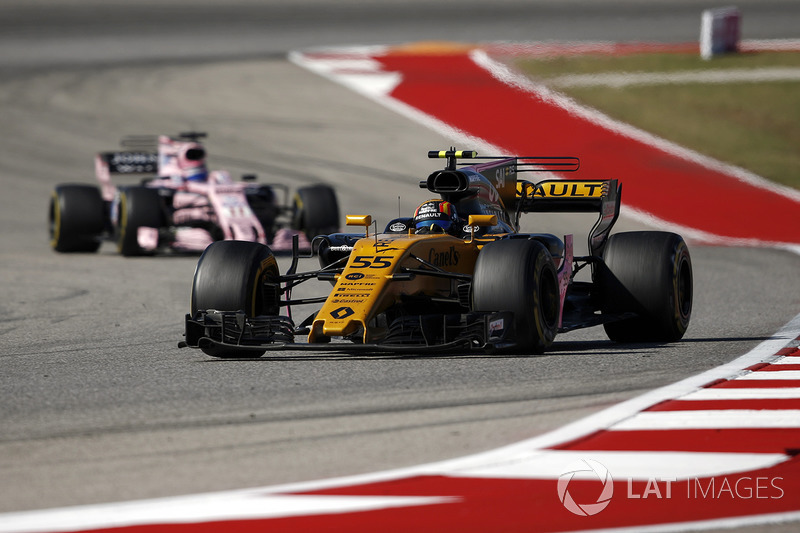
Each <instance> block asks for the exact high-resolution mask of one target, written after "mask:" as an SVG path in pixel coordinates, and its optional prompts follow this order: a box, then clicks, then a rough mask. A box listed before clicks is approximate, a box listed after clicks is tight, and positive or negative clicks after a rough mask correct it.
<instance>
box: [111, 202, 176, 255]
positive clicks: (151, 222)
mask: <svg viewBox="0 0 800 533" xmlns="http://www.w3.org/2000/svg"><path fill="white" fill-rule="evenodd" d="M164 220H165V217H164V209H163V208H162V202H161V197H160V196H159V194H158V190H157V189H151V188H148V187H130V188H125V189H122V190H120V192H119V204H118V206H117V236H116V237H117V250H118V251H119V253H121V254H122V255H124V256H126V257H130V256H136V255H149V254H152V253H153V252H154V250H145V249H143V248H142V247H141V246H139V237H138V232H139V228H140V227H148V228H161V227H162V226H163V225H164Z"/></svg>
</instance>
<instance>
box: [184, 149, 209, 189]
mask: <svg viewBox="0 0 800 533" xmlns="http://www.w3.org/2000/svg"><path fill="white" fill-rule="evenodd" d="M178 167H179V168H180V169H181V174H182V175H183V179H185V180H186V181H206V180H207V179H208V169H207V168H206V151H205V150H204V149H203V147H202V146H200V145H199V144H197V143H191V144H187V145H186V146H184V147H183V148H182V149H181V150H180V152H179V153H178Z"/></svg>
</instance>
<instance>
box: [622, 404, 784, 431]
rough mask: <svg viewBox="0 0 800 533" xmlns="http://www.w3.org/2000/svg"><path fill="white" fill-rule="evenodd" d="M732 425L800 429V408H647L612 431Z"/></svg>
mask: <svg viewBox="0 0 800 533" xmlns="http://www.w3.org/2000/svg"><path fill="white" fill-rule="evenodd" d="M723 428H727V429H731V428H800V410H798V409H713V410H707V411H704V410H697V411H645V412H642V413H637V414H635V415H634V416H632V417H630V418H628V419H627V420H623V421H621V422H620V423H618V424H615V425H613V426H611V427H610V428H609V429H610V430H611V431H625V430H643V429H644V430H669V429H723Z"/></svg>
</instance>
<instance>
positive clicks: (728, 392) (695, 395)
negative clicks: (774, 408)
mask: <svg viewBox="0 0 800 533" xmlns="http://www.w3.org/2000/svg"><path fill="white" fill-rule="evenodd" d="M792 398H800V388H798V387H776V388H770V389H757V388H752V389H725V388H708V389H700V390H697V391H694V392H690V393H689V394H687V395H686V396H681V397H680V398H678V399H679V400H688V401H693V400H698V401H702V400H785V399H792Z"/></svg>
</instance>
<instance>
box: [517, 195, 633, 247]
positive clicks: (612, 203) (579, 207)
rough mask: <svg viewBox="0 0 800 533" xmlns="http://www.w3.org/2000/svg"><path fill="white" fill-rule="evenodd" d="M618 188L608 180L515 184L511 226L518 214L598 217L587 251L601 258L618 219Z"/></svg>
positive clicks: (590, 235) (591, 232) (590, 233)
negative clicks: (514, 206)
mask: <svg viewBox="0 0 800 533" xmlns="http://www.w3.org/2000/svg"><path fill="white" fill-rule="evenodd" d="M621 196H622V185H621V184H620V183H619V182H618V181H617V180H615V179H610V180H545V181H540V182H539V183H531V182H529V181H518V182H517V201H516V214H515V223H517V224H518V223H519V217H520V214H522V213H594V212H596V213H598V214H599V218H598V219H597V222H595V224H594V226H593V227H592V230H591V231H590V232H589V250H591V253H592V255H594V256H600V255H602V251H603V246H604V245H605V242H606V239H608V235H609V234H610V232H611V228H612V227H613V226H614V223H615V222H616V221H617V218H619V208H620V197H621Z"/></svg>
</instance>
